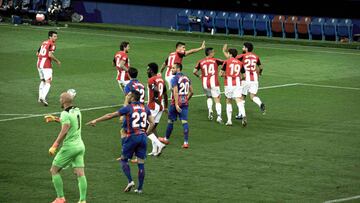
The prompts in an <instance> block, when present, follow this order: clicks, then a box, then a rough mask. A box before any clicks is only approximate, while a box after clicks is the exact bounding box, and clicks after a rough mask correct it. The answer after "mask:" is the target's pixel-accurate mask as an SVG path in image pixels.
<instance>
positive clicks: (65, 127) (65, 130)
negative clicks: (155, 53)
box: [49, 123, 70, 155]
mask: <svg viewBox="0 0 360 203" xmlns="http://www.w3.org/2000/svg"><path fill="white" fill-rule="evenodd" d="M69 129H70V124H68V123H65V124H63V125H62V126H61V131H60V133H59V135H58V137H57V138H56V140H55V142H54V144H53V145H52V146H51V147H50V149H49V153H50V155H54V154H55V153H56V149H57V148H58V147H59V145H60V144H61V143H62V141H63V140H64V138H65V136H66V134H67V133H68V131H69Z"/></svg>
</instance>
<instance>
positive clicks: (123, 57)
mask: <svg viewBox="0 0 360 203" xmlns="http://www.w3.org/2000/svg"><path fill="white" fill-rule="evenodd" d="M127 58H128V57H127V55H126V54H121V55H120V60H122V61H126V60H127Z"/></svg>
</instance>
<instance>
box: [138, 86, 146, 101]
mask: <svg viewBox="0 0 360 203" xmlns="http://www.w3.org/2000/svg"><path fill="white" fill-rule="evenodd" d="M139 92H140V94H141V96H140V102H141V103H144V102H145V90H144V89H139Z"/></svg>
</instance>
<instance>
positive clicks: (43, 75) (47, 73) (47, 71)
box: [38, 68, 53, 80]
mask: <svg viewBox="0 0 360 203" xmlns="http://www.w3.org/2000/svg"><path fill="white" fill-rule="evenodd" d="M38 72H39V77H40V80H52V72H53V70H52V68H38Z"/></svg>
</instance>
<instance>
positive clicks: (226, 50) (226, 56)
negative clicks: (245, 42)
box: [222, 44, 230, 58]
mask: <svg viewBox="0 0 360 203" xmlns="http://www.w3.org/2000/svg"><path fill="white" fill-rule="evenodd" d="M222 51H223V53H224V56H225V58H229V57H230V54H229V52H228V47H227V44H224V46H223V48H222Z"/></svg>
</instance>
